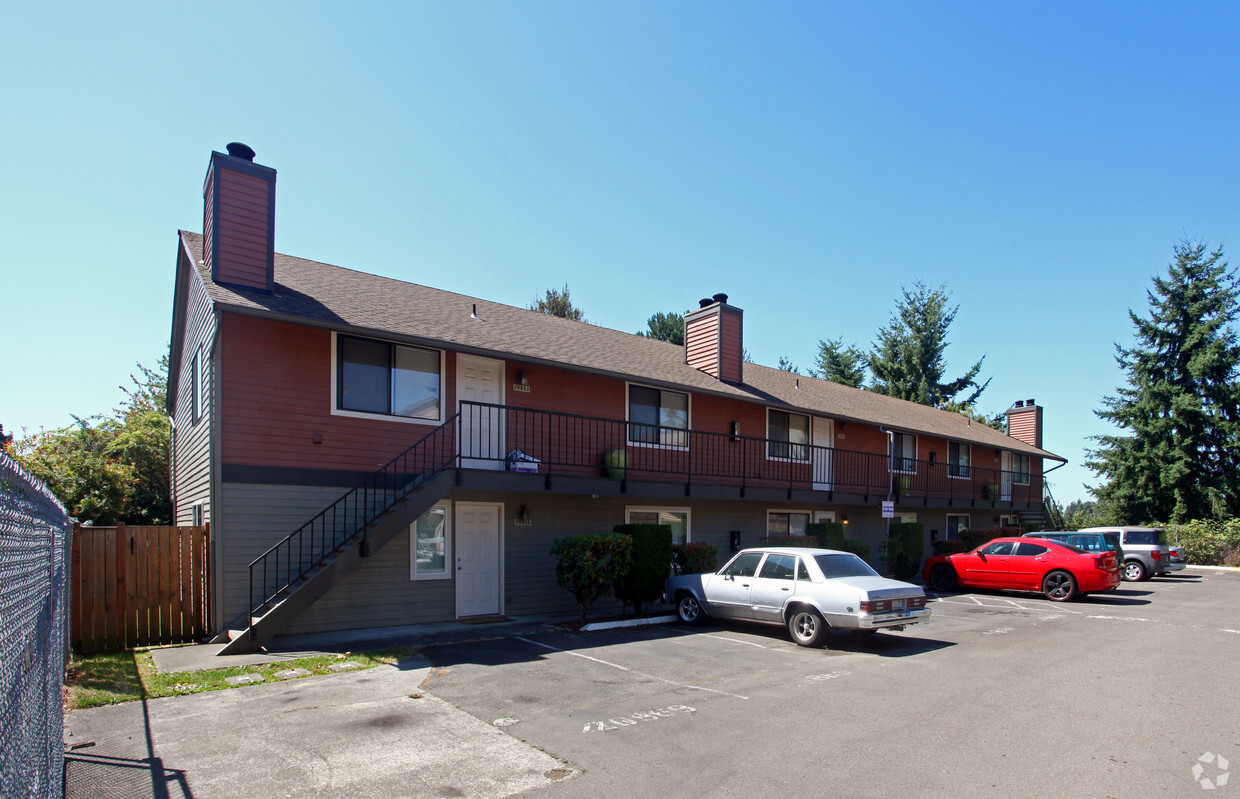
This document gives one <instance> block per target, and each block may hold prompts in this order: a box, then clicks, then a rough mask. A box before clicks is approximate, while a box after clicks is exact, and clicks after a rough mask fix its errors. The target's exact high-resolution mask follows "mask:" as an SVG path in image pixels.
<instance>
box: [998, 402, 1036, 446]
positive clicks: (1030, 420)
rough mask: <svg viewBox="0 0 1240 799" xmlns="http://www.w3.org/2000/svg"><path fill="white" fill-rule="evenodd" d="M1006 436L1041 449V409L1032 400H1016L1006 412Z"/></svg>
mask: <svg viewBox="0 0 1240 799" xmlns="http://www.w3.org/2000/svg"><path fill="white" fill-rule="evenodd" d="M1005 413H1007V429H1008V435H1009V436H1011V437H1012V438H1015V439H1018V440H1020V441H1024V442H1025V443H1026V444H1032V445H1033V446H1035V447H1037V448H1038V449H1041V448H1042V407H1041V406H1040V405H1038V404H1037V403H1035V402H1034V401H1033V400H1031V399H1029V400H1016V402H1015V404H1013V405H1012V407H1011V408H1008V409H1007V411H1005Z"/></svg>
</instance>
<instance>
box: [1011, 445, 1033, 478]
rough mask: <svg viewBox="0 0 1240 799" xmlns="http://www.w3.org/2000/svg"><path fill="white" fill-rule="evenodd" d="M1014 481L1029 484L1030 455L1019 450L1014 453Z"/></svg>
mask: <svg viewBox="0 0 1240 799" xmlns="http://www.w3.org/2000/svg"><path fill="white" fill-rule="evenodd" d="M1012 482H1014V483H1017V484H1019V485H1023V486H1027V485H1029V456H1028V455H1024V454H1022V453H1019V452H1013V453H1012Z"/></svg>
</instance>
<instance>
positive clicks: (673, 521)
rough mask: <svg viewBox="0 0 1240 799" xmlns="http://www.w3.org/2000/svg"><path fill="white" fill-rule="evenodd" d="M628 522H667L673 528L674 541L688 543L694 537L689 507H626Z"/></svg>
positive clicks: (625, 517)
mask: <svg viewBox="0 0 1240 799" xmlns="http://www.w3.org/2000/svg"><path fill="white" fill-rule="evenodd" d="M624 521H625V522H626V523H628V524H666V525H667V526H669V527H671V528H672V543H673V544H687V543H689V542H690V541H691V540H692V538H691V536H690V532H691V531H690V529H689V509H688V508H625V509H624Z"/></svg>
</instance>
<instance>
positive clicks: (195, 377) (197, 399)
mask: <svg viewBox="0 0 1240 799" xmlns="http://www.w3.org/2000/svg"><path fill="white" fill-rule="evenodd" d="M189 368H190V378H189V380H190V389H189V392H190V403H191V405H192V409H191V410H192V414H193V421H195V422H197V421H198V420H199V419H201V418H202V406H203V402H202V346H201V345H199V347H198V349H197V350H196V351H195V352H194V361H193V363H191V364H190V367H189Z"/></svg>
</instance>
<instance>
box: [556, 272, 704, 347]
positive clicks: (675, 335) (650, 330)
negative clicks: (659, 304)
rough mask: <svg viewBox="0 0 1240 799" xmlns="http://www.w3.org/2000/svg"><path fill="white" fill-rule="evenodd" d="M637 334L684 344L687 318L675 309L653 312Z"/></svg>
mask: <svg viewBox="0 0 1240 799" xmlns="http://www.w3.org/2000/svg"><path fill="white" fill-rule="evenodd" d="M565 290H567V286H566V287H565ZM637 335H639V336H645V337H646V338H657V339H658V340H659V341H670V342H672V343H673V344H684V343H685V318H684V317H683V316H681V315H680V314H678V313H676V312H675V311H672V312H670V313H662V312H659V313H655V314H651V316H650V318H649V319H647V320H646V330H644V331H638V333H637Z"/></svg>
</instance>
